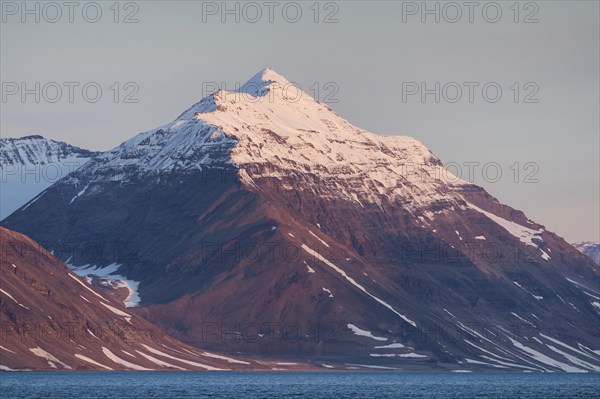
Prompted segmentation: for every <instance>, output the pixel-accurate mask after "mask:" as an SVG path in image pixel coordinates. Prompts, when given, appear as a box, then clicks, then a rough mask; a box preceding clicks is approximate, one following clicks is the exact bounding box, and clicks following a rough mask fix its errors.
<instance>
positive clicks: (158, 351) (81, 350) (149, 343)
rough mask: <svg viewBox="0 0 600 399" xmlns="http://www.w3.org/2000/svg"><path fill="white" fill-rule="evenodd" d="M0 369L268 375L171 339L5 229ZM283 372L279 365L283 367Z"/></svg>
mask: <svg viewBox="0 0 600 399" xmlns="http://www.w3.org/2000/svg"><path fill="white" fill-rule="evenodd" d="M0 244H1V247H0V249H1V251H0V253H1V257H0V273H1V276H2V279H1V288H0V294H1V295H0V322H1V325H2V335H1V337H0V338H1V339H0V344H1V345H0V370H2V371H16V370H231V369H242V370H243V369H258V370H265V369H267V368H268V365H265V364H260V363H257V362H255V361H252V360H249V361H246V360H241V359H236V358H234V357H229V356H223V355H219V354H216V353H210V352H206V351H201V350H198V349H197V348H192V347H190V346H188V345H185V344H183V343H182V342H179V341H177V340H175V339H173V338H170V337H168V336H166V335H165V334H164V333H162V332H161V331H160V330H159V329H158V328H157V327H155V326H153V325H152V324H150V323H148V322H147V321H145V320H144V319H142V318H140V317H139V316H136V315H134V314H132V313H128V312H127V311H126V310H125V309H124V308H123V307H122V305H121V304H119V303H118V302H115V301H113V300H111V299H110V298H107V297H105V296H103V295H102V294H101V293H100V292H99V291H97V290H96V289H95V288H94V287H92V286H90V285H89V283H88V282H87V281H86V280H85V279H82V278H79V277H77V276H75V275H74V274H73V273H71V272H70V270H69V269H68V268H67V267H66V266H65V265H64V264H63V263H62V262H60V261H59V260H58V259H56V258H55V257H53V256H52V255H51V254H50V253H48V252H47V251H45V250H44V249H43V248H41V247H40V246H39V244H37V243H35V242H34V241H32V240H31V239H29V238H28V237H25V236H23V235H21V234H18V233H15V232H13V231H10V230H7V229H4V228H1V227H0ZM279 367H281V366H279Z"/></svg>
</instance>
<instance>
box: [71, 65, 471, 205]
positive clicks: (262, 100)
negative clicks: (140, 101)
mask: <svg viewBox="0 0 600 399" xmlns="http://www.w3.org/2000/svg"><path fill="white" fill-rule="evenodd" d="M227 165H229V166H234V167H236V168H238V169H239V170H240V176H241V177H243V179H242V181H243V182H244V183H246V184H248V185H249V186H252V182H251V180H252V179H256V178H261V177H267V176H268V177H275V178H280V177H282V176H284V175H285V176H287V177H290V176H291V175H295V174H297V175H303V176H306V175H307V174H309V175H312V176H313V177H316V178H317V179H322V178H325V179H329V178H333V177H335V179H337V180H339V181H340V182H342V181H343V182H344V184H338V187H337V188H334V187H331V188H330V190H329V191H330V192H326V193H323V195H326V196H332V197H334V196H335V197H337V196H340V195H341V197H343V198H346V199H347V200H350V201H358V202H359V203H363V202H365V201H366V202H368V203H380V202H381V200H382V198H383V197H386V198H388V199H390V200H396V199H398V198H401V197H404V199H405V200H408V199H410V201H408V202H411V203H414V204H419V203H428V202H431V201H436V200H439V199H442V198H441V197H442V196H441V195H440V190H439V186H440V184H441V183H442V182H441V179H442V178H445V177H447V178H449V179H450V183H453V184H461V185H462V184H463V182H462V181H460V180H458V179H457V178H455V177H454V176H452V175H450V174H449V173H448V172H447V171H442V169H441V168H442V165H441V162H440V161H439V159H438V158H436V157H435V156H434V155H433V154H432V153H431V151H429V149H428V148H427V147H425V146H424V145H423V144H421V143H420V142H419V141H417V140H415V139H414V138H411V137H404V136H389V137H386V136H379V135H375V134H373V133H370V132H367V131H365V130H363V129H360V128H357V127H355V126H353V125H352V124H350V123H349V122H348V121H347V120H345V119H343V118H341V117H340V116H338V115H337V114H336V113H335V112H334V111H333V110H332V109H331V108H329V107H328V106H326V105H324V104H321V103H319V102H317V101H315V99H313V98H312V97H311V96H309V95H308V94H306V93H304V92H302V91H301V90H300V89H299V88H297V87H296V86H294V85H293V84H291V83H290V82H289V81H288V80H287V79H285V78H284V77H283V76H281V75H279V74H278V73H276V72H275V71H273V70H271V69H269V68H266V69H263V70H262V71H260V72H259V73H257V74H255V75H254V76H253V77H252V78H250V79H249V80H248V81H247V82H246V83H245V84H244V85H242V86H241V87H240V88H239V89H238V90H232V91H227V90H219V91H217V92H215V93H213V94H210V95H208V96H206V97H205V98H203V99H202V100H201V101H199V102H198V103H196V104H194V105H193V106H192V107H190V108H189V109H188V110H186V111H185V112H183V113H182V114H181V115H180V116H179V117H178V118H177V119H175V120H174V121H173V122H171V123H169V124H166V125H164V126H161V127H159V128H157V129H154V130H152V131H149V132H146V133H141V134H139V135H137V136H135V137H134V138H132V139H131V140H129V141H126V142H125V143H123V144H121V145H120V146H118V147H116V148H115V149H113V150H112V151H109V152H108V153H106V154H105V155H104V156H103V157H100V158H99V159H98V160H97V161H95V162H91V163H90V164H89V165H86V167H85V168H83V169H82V174H84V175H85V176H86V177H85V178H84V180H105V179H110V180H122V179H126V180H127V179H129V178H132V177H134V176H140V175H147V174H153V173H158V172H160V173H170V172H185V171H197V170H199V169H202V168H206V167H222V166H227ZM311 180H312V182H311V181H307V182H305V189H309V190H319V191H321V192H322V187H315V184H316V183H315V179H314V178H313V179H311ZM447 183H448V181H446V182H445V184H447ZM318 184H320V183H318ZM409 187H410V188H409ZM409 197H410V198H409Z"/></svg>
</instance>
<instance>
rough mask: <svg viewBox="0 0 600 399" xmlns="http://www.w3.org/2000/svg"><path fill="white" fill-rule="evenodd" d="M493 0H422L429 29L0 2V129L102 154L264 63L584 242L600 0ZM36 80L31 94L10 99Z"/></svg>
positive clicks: (413, 8)
mask: <svg viewBox="0 0 600 399" xmlns="http://www.w3.org/2000/svg"><path fill="white" fill-rule="evenodd" d="M491 3H493V2H475V4H476V5H475V6H474V8H473V9H471V10H469V8H467V7H466V6H464V5H462V4H463V2H457V3H451V4H450V5H449V3H447V2H435V1H431V2H428V3H427V5H428V6H427V7H428V8H429V9H431V10H435V7H436V6H437V7H439V22H436V21H435V17H436V15H435V14H427V13H425V12H423V11H424V10H423V9H422V2H421V1H419V2H402V1H382V2H373V1H349V2H346V1H344V2H326V1H325V2H319V3H317V4H316V6H315V2H314V1H307V2H273V3H270V4H272V6H267V5H265V4H266V3H265V2H263V1H259V2H251V5H248V3H236V2H228V3H227V7H228V9H229V10H233V11H232V12H231V13H229V14H228V13H225V14H224V15H221V12H222V11H227V10H223V9H222V4H223V3H222V2H221V1H219V2H200V1H197V2H194V1H182V2H176V1H175V2H173V1H169V2H166V1H137V2H129V3H127V2H123V3H120V5H121V6H120V7H119V10H118V11H119V13H118V15H116V14H115V11H116V9H115V8H114V6H113V4H114V2H113V1H107V2H103V1H99V2H96V3H94V4H93V5H92V6H86V4H88V3H86V2H81V3H79V5H78V6H77V7H76V8H74V9H73V10H71V11H72V18H73V22H70V21H69V9H68V8H67V7H66V6H61V9H60V10H57V9H55V8H53V6H46V7H44V6H45V5H46V4H48V3H44V2H39V3H38V2H28V4H29V6H30V7H31V8H32V9H33V7H35V4H39V6H38V7H39V9H38V10H39V22H36V21H35V18H36V15H35V14H36V12H38V11H35V9H34V12H33V13H31V14H28V13H26V12H24V10H23V9H21V7H22V4H24V3H22V2H7V1H3V2H2V23H1V25H0V26H1V28H0V29H1V31H0V50H1V57H0V58H1V60H0V75H1V76H0V77H1V81H2V95H3V98H2V102H1V104H0V105H1V124H0V135H1V136H2V137H19V136H24V135H29V134H41V135H43V136H45V137H48V138H52V139H56V140H62V141H66V142H69V143H71V144H74V145H77V146H80V147H84V148H89V149H95V150H106V149H110V148H112V147H114V146H116V145H118V144H119V143H121V142H122V141H124V140H126V139H128V138H130V137H131V136H133V135H134V134H136V133H139V132H142V131H146V130H149V129H152V128H154V127H157V126H159V125H162V124H165V123H167V122H169V121H171V120H173V119H174V118H175V117H177V116H178V115H179V114H180V113H181V112H182V111H183V110H184V109H186V108H187V107H188V106H190V105H191V104H193V103H195V102H197V101H198V100H199V99H200V98H201V97H202V96H203V95H204V94H206V86H207V84H212V83H216V84H218V85H221V84H224V85H225V87H227V88H234V87H235V85H236V83H243V82H244V81H246V80H247V79H248V78H250V77H251V76H252V75H254V73H256V72H257V71H259V70H260V69H262V68H264V67H266V66H270V67H271V68H273V69H274V70H275V71H277V72H278V73H280V74H282V75H284V76H286V77H287V79H288V80H290V81H292V82H295V83H298V84H299V85H300V87H301V88H302V89H303V90H305V91H306V92H307V93H309V94H313V95H316V93H317V90H316V89H317V88H318V97H319V99H320V100H321V101H325V102H327V103H328V104H329V105H330V106H331V107H332V108H333V109H334V110H335V111H336V112H337V113H338V114H340V115H341V116H342V117H344V118H346V119H348V120H349V121H350V122H351V123H353V124H355V125H357V126H359V127H361V128H364V129H367V130H369V131H372V132H374V133H378V134H385V135H395V134H400V135H408V136H413V137H415V138H417V139H419V140H421V141H422V142H423V143H424V144H425V145H427V146H428V147H429V148H430V149H431V150H432V151H433V152H434V153H435V154H436V155H437V156H438V157H440V158H441V160H442V161H443V162H444V163H446V164H453V163H456V164H458V165H460V166H461V170H462V177H463V179H467V178H468V175H467V172H468V166H467V164H468V163H471V162H478V163H479V166H476V167H475V176H474V177H475V180H474V182H475V183H477V184H480V185H483V186H484V187H485V188H486V189H487V190H488V191H489V192H490V193H491V194H492V195H494V196H495V197H497V198H498V199H499V200H500V201H501V202H503V203H507V204H509V205H511V206H512V207H514V208H517V209H520V210H523V211H524V212H525V213H526V214H527V215H528V216H529V217H530V218H531V219H533V220H535V221H536V222H538V223H541V224H544V225H545V226H546V227H547V228H548V229H549V230H551V231H554V232H556V233H558V234H559V235H561V236H563V237H565V238H566V239H567V240H569V241H581V240H596V241H597V240H599V239H600V237H599V236H600V231H599V229H600V227H599V225H600V214H599V202H600V198H599V194H600V182H599V180H600V179H599V170H600V154H599V151H600V142H599V137H600V133H599V132H600V125H599V109H600V102H599V84H600V82H599V70H600V62H599V48H600V42H599V37H600V31H599V29H600V28H599V11H600V10H599V2H597V1H565V2H562V1H538V2H529V3H527V2H522V3H519V7H517V8H515V7H514V5H513V4H514V2H513V1H507V2H503V1H500V2H496V3H493V4H491ZM54 4H59V5H61V4H63V3H62V2H57V3H54ZM236 4H237V7H238V8H237V11H236ZM456 4H458V5H459V7H460V8H456V7H455V6H454V5H456ZM270 7H272V8H270ZM84 8H85V11H84V10H83V9H84ZM97 8H99V9H100V10H101V12H102V14H101V16H100V17H96V15H97V14H96V11H98V10H97ZM298 10H300V11H301V13H302V14H301V15H299V14H298V13H297V11H298ZM317 10H318V15H317V13H316V11H317ZM484 10H485V11H484ZM498 10H499V11H501V15H499V14H497V11H498ZM57 11H59V12H60V13H61V15H59V14H57ZM457 11H458V12H460V15H459V14H457ZM257 12H260V15H259V14H258V13H257ZM470 12H471V15H470ZM236 14H237V15H236ZM270 14H271V15H270ZM498 15H499V16H498ZM236 16H237V17H239V22H236V21H235V18H236ZM115 17H116V18H117V21H118V22H117V23H115V21H114V19H115ZM222 18H225V20H224V21H222ZM23 19H24V22H23V21H22V20H23ZM95 19H98V21H97V22H95V23H92V22H90V21H93V20H95ZM126 19H127V20H135V19H137V20H138V22H137V23H124V20H126ZM270 19H272V21H271V20H270ZM315 19H316V22H315ZM422 19H425V22H423V21H422ZM470 19H472V22H470V21H469V20H470ZM495 19H497V22H493V21H494V20H495ZM294 20H297V22H293V21H294ZM336 20H337V22H336ZM453 20H454V21H455V22H452V21H453ZM535 20H537V22H535ZM52 21H54V22H52ZM253 21H254V22H253ZM325 21H328V23H326V22H325ZM515 21H516V22H515ZM525 21H528V22H529V23H525ZM36 82H39V83H40V89H39V90H38V91H37V92H38V93H39V94H40V101H39V103H36V102H35V94H32V93H30V94H27V95H25V98H24V99H22V98H21V94H22V92H21V91H22V89H23V88H25V89H29V90H32V91H33V92H35V91H36V89H35V87H36V86H35V83H36ZM52 82H54V83H52ZM68 82H75V83H74V84H78V86H76V87H75V86H73V85H74V84H71V85H72V86H73V87H74V88H73V101H72V102H70V101H69V90H68V87H69V84H70V83H68ZM115 82H117V85H116V86H115V85H113V84H114V83H115ZM128 82H131V83H133V84H130V85H126V84H127V83H128ZM436 82H439V90H437V93H438V94H439V97H440V101H439V103H436V102H435V92H436V90H435V87H436V86H435V84H436ZM470 82H471V83H470ZM515 83H516V85H515ZM86 84H88V86H87V88H88V91H87V95H88V97H87V100H86V98H85V97H84V94H85V93H83V92H82V91H83V90H82V87H83V86H84V85H86ZM422 84H423V85H424V86H422ZM23 85H24V86H23ZM56 86H60V87H62V95H61V96H60V97H57V95H56V90H55V89H56ZM484 86H485V87H486V90H487V91H486V93H487V97H485V93H483V90H482V89H483V87H484ZM43 87H46V89H45V91H44V89H43ZM94 87H100V88H101V90H102V96H101V97H99V100H98V101H97V102H95V103H92V102H91V101H89V100H92V99H93V97H94V96H95V92H94V90H95V89H94ZM117 87H118V88H119V90H118V96H117V102H116V103H115V98H114V96H115V94H117V93H116V92H117V90H116V88H117ZM203 87H204V89H203ZM213 87H214V86H213ZM444 87H445V89H444ZM457 87H460V88H461V90H462V96H461V97H460V98H458V99H457V100H456V102H451V101H452V100H453V99H455V98H456V93H457V91H456V88H457ZM469 87H472V88H473V101H472V102H470V101H469ZM15 88H17V90H19V91H18V92H17V93H15V94H11V93H12V91H14V90H15ZM415 88H418V90H419V91H420V90H421V89H422V88H425V89H429V90H432V94H427V95H426V96H425V99H424V100H425V101H422V99H421V96H420V92H419V93H415V94H413V95H410V92H409V90H411V89H412V90H414V89H415ZM497 88H500V90H501V91H502V94H501V96H500V97H498V101H497V102H492V101H493V100H494V97H495V96H496V94H495V91H496V90H497ZM517 88H518V89H517ZM136 91H137V92H136ZM127 95H130V97H129V98H130V99H134V100H138V102H137V103H127V102H125V101H124V100H125V98H126V96H127ZM23 100H24V101H23ZM331 100H334V101H336V102H331ZM536 100H537V102H536ZM51 101H55V102H51ZM532 101H533V102H532ZM515 163H518V164H517V165H518V167H517V166H516V165H515ZM486 164H487V165H489V166H490V167H491V168H488V172H490V173H489V174H488V175H487V177H488V178H487V181H486V180H485V179H484V178H483V176H482V167H483V165H486ZM498 166H499V167H500V169H501V171H502V176H501V177H500V178H499V180H498V181H493V180H495V179H494V175H495V170H496V169H495V168H496V167H498ZM511 166H512V167H511ZM451 170H453V171H456V170H455V169H451ZM516 170H519V171H520V173H519V174H518V176H515V171H516ZM530 174H532V175H530ZM528 176H529V179H528ZM515 177H516V180H517V181H516V182H515ZM530 180H537V181H538V182H537V183H536V182H529V183H528V182H526V181H530Z"/></svg>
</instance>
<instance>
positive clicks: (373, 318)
mask: <svg viewBox="0 0 600 399" xmlns="http://www.w3.org/2000/svg"><path fill="white" fill-rule="evenodd" d="M287 83H288V81H287V80H286V79H285V78H283V77H281V76H280V75H278V74H276V73H275V72H273V71H272V70H269V69H265V70H263V71H261V72H260V73H258V74H257V75H255V76H254V77H253V78H251V79H250V80H249V81H248V82H247V83H246V84H244V85H243V86H241V88H240V89H239V90H235V91H224V90H220V91H218V92H215V93H213V94H211V95H209V96H207V97H205V98H203V99H202V100H201V101H200V102H198V103H196V104H194V105H193V106H192V107H190V108H189V109H187V110H186V111H184V112H183V113H182V114H181V115H180V116H179V117H178V118H176V119H175V120H174V121H172V122H170V123H167V124H165V125H163V126H161V127H159V128H157V129H154V130H151V131H148V132H145V133H141V134H138V135H137V136H134V137H133V138H132V139H130V140H128V141H126V142H124V143H122V144H121V145H119V146H117V147H115V148H114V149H112V150H110V151H108V152H106V153H104V154H101V155H100V156H98V157H96V158H94V159H92V160H90V161H89V162H88V163H86V164H85V165H84V166H83V167H81V168H80V169H79V170H77V171H76V172H74V173H72V174H70V175H69V176H67V177H66V178H65V179H63V180H61V181H59V182H57V183H56V184H54V185H53V186H51V187H50V188H48V189H47V190H46V191H44V193H43V194H42V195H40V196H38V197H37V198H36V199H34V200H33V201H30V202H29V203H28V204H27V205H25V206H23V207H22V208H20V209H19V210H17V211H16V212H15V213H13V214H12V215H11V216H10V217H8V218H7V219H6V220H5V221H4V222H3V223H2V224H3V225H4V226H6V227H7V228H11V229H13V230H17V231H20V232H24V233H26V234H28V235H30V236H32V237H33V238H34V239H36V240H37V241H38V242H41V243H42V244H43V245H45V246H47V247H52V248H53V249H54V250H55V253H56V255H57V256H58V257H60V258H61V259H63V260H65V261H68V262H69V263H70V264H71V266H72V267H74V268H78V270H79V269H82V268H84V267H85V270H96V273H97V274H102V272H101V271H102V270H110V271H111V273H112V272H115V273H116V272H118V273H119V275H121V276H125V277H126V278H127V279H129V280H130V281H135V282H137V283H139V285H138V284H135V285H133V286H136V287H138V291H139V292H137V294H138V295H139V297H140V298H141V302H140V306H139V307H136V308H132V309H133V310H134V311H135V312H136V313H137V314H139V315H142V316H144V317H146V318H147V319H148V320H150V321H151V322H153V323H154V324H156V325H159V326H160V327H162V328H163V329H165V331H167V332H168V333H169V334H171V335H173V336H175V337H176V338H178V339H180V340H183V341H184V342H186V343H188V344H192V345H196V346H199V347H203V346H207V347H209V348H211V349H215V350H222V351H234V352H244V353H252V354H256V355H262V356H271V355H273V356H281V355H285V356H288V357H289V356H297V357H299V358H304V359H305V358H307V357H308V358H311V359H323V361H326V360H331V359H338V360H339V359H343V361H344V362H347V363H351V364H361V365H375V366H377V367H380V366H383V367H394V368H402V369H420V370H423V369H429V370H431V369H461V370H462V369H488V370H494V369H511V370H530V371H532V370H550V371H557V370H564V371H577V370H597V369H598V362H599V361H600V357H599V356H598V353H597V351H598V350H599V349H600V348H598V330H597V319H598V315H599V312H600V303H598V301H597V297H598V295H600V294H598V291H597V289H595V288H594V287H597V286H598V284H599V283H600V274H599V272H598V268H597V266H596V265H595V264H594V263H593V262H592V261H591V260H590V259H589V258H587V257H585V256H584V255H582V254H580V253H579V252H578V251H577V250H576V249H575V248H573V246H571V245H570V244H568V243H567V242H565V241H564V240H563V239H562V238H561V237H559V236H557V235H556V234H554V233H552V232H549V231H547V230H546V229H545V228H544V226H543V225H541V224H538V223H535V222H534V221H532V220H530V219H529V218H528V217H527V216H525V215H524V214H523V212H521V211H518V210H515V209H512V208H510V207H509V206H507V205H503V204H501V203H500V202H499V201H498V200H496V199H495V198H493V197H492V196H490V195H489V194H488V193H486V192H485V190H483V189H482V188H481V187H478V186H475V185H473V184H469V183H467V182H464V181H461V180H460V179H458V178H456V177H454V176H452V175H451V174H450V173H448V172H447V171H446V170H445V169H444V167H443V164H442V163H441V161H440V160H439V159H438V158H437V157H436V156H435V155H433V154H432V153H431V151H429V149H428V148H427V147H425V146H424V145H423V144H422V143H420V142H419V141H417V140H415V139H413V138H410V137H403V136H390V137H384V136H379V135H376V134H374V133H370V132H368V131H366V130H364V129H360V128H357V127H355V126H353V125H352V124H350V123H349V122H347V121H346V120H344V119H343V118H341V117H340V116H338V115H337V114H336V113H335V112H333V111H332V110H331V109H330V108H329V107H327V106H326V105H324V104H321V103H319V102H317V101H315V100H314V99H313V98H311V97H310V96H308V95H306V94H305V93H302V92H300V91H298V90H297V89H294V90H292V86H291V84H290V85H288V84H287ZM90 248H94V251H90ZM107 266H110V269H103V268H106V267H107ZM105 274H107V273H105Z"/></svg>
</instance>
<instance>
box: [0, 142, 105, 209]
mask: <svg viewBox="0 0 600 399" xmlns="http://www.w3.org/2000/svg"><path fill="white" fill-rule="evenodd" d="M98 154H99V153H97V152H92V151H88V150H83V149H81V148H78V147H74V146H72V145H69V144H67V143H63V142H62V141H54V140H49V139H46V138H44V137H42V136H26V137H21V138H0V177H1V180H0V184H1V185H2V190H0V220H2V219H4V218H5V217H7V216H8V215H10V214H11V213H12V212H13V211H14V210H15V209H17V208H20V207H21V206H23V205H25V203H27V202H28V201H30V200H31V199H33V198H34V197H35V196H36V195H38V194H39V193H41V192H42V191H44V190H45V189H46V188H48V187H49V186H50V185H52V184H53V183H55V182H56V181H58V180H59V179H61V178H62V177H64V176H66V175H67V174H68V173H69V172H71V171H74V170H76V169H77V168H79V167H80V166H81V165H83V164H84V163H86V162H87V161H89V160H90V159H91V158H92V157H95V156H96V155H98Z"/></svg>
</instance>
